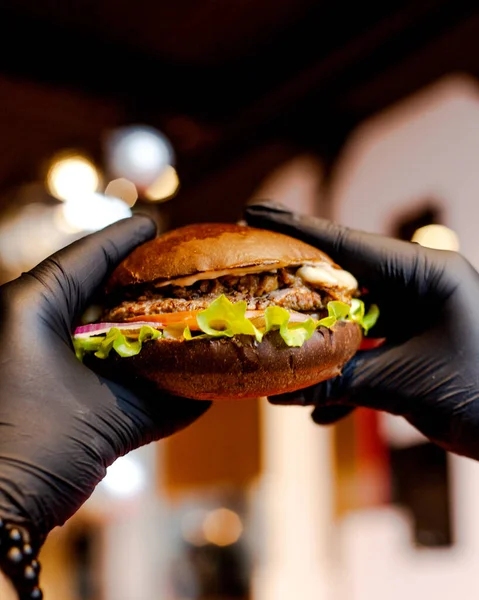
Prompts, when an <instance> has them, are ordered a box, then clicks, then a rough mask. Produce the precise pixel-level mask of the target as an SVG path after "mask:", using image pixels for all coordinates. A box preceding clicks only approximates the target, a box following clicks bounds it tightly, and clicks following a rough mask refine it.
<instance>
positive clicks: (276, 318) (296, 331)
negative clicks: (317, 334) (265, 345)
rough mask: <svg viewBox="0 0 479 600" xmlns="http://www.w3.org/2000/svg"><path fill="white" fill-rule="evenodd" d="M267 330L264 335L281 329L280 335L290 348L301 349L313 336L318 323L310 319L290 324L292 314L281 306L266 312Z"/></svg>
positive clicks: (273, 307)
mask: <svg viewBox="0 0 479 600" xmlns="http://www.w3.org/2000/svg"><path fill="white" fill-rule="evenodd" d="M264 318H265V323H266V328H265V331H264V333H268V331H272V330H274V329H279V334H280V336H281V337H282V338H283V340H284V342H285V343H286V345H288V346H296V347H300V346H302V345H303V344H304V342H305V341H306V340H309V338H310V337H311V336H312V335H313V333H314V330H315V329H316V323H315V322H314V320H313V319H308V320H307V321H303V322H301V323H291V324H289V319H290V314H289V312H288V311H287V310H286V309H285V308H281V307H280V306H268V308H267V309H266V310H265V312H264Z"/></svg>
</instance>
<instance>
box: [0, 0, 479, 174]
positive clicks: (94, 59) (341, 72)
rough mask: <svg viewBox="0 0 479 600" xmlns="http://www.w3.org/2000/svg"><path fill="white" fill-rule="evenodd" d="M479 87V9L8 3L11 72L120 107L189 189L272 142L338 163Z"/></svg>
mask: <svg viewBox="0 0 479 600" xmlns="http://www.w3.org/2000/svg"><path fill="white" fill-rule="evenodd" d="M458 71H459V72H468V73H471V74H472V75H477V76H479V6H477V4H476V6H474V3H472V2H470V1H469V2H463V1H461V0H455V1H446V0H444V1H435V2H432V1H422V2H417V0H416V1H414V0H402V1H398V0H390V1H389V2H383V3H374V5H373V3H362V2H354V3H353V2H351V3H344V2H343V3H339V2H328V3H326V2H320V1H314V0H223V1H221V0H175V1H172V0H169V1H168V2H162V1H156V2H153V1H151V0H135V2H133V3H132V2H125V1H120V0H82V1H78V0H77V1H73V0H70V1H68V2H65V1H61V0H43V1H42V2H38V1H36V0H2V1H1V2H0V72H3V73H4V74H7V75H9V76H10V77H15V78H22V79H26V80H29V81H38V82H42V83H47V84H51V85H52V86H56V87H61V88H62V89H63V90H65V89H71V90H74V91H77V92H82V93H86V94H88V95H90V96H96V97H100V98H102V101H110V100H111V101H115V102H119V103H121V105H122V106H123V107H124V118H125V119H126V120H129V121H132V120H133V121H135V120H137V121H143V122H145V121H148V122H150V123H152V124H156V125H157V126H159V127H161V128H162V129H163V131H164V132H165V133H166V134H167V135H169V137H170V138H171V139H172V141H173V144H174V145H175V148H176V149H177V151H178V154H179V164H180V166H181V168H182V171H183V177H184V178H185V180H186V181H188V180H190V181H195V180H197V179H199V178H200V177H201V176H202V175H203V174H204V173H205V172H209V171H211V169H213V168H218V167H219V166H220V165H223V166H224V165H225V164H228V163H230V162H231V161H233V160H236V159H237V158H238V157H239V156H241V154H244V153H245V152H249V151H251V149H253V148H256V147H258V145H259V144H262V143H265V142H267V141H268V140H271V139H278V138H280V139H281V138H283V139H288V141H290V142H293V143H297V144H299V145H301V146H306V147H310V148H312V149H314V150H316V151H317V152H319V153H321V154H323V156H324V157H325V158H326V159H328V158H331V159H332V158H334V156H335V154H336V152H337V151H338V149H339V147H340V146H341V144H342V142H343V141H344V137H345V136H346V135H347V134H348V132H349V131H350V130H351V128H352V127H354V126H355V125H356V124H357V123H358V122H360V121H361V120H363V119H364V118H366V117H368V116H370V115H371V114H374V113H376V112H377V111H379V110H381V109H383V108H385V107H387V106H388V105H390V104H391V103H393V102H395V101H397V100H399V99H400V98H402V97H404V96H407V95H408V94H410V93H412V92H414V91H416V90H417V89H419V88H421V87H423V86H424V85H426V84H428V83H430V82H432V81H434V80H436V79H437V78H439V77H441V76H442V75H445V74H449V73H451V72H458Z"/></svg>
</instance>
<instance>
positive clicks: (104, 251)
mask: <svg viewBox="0 0 479 600" xmlns="http://www.w3.org/2000/svg"><path fill="white" fill-rule="evenodd" d="M155 233H156V226H155V223H154V222H153V221H152V220H151V219H150V218H149V217H147V216H144V215H135V216H133V217H131V218H128V219H123V220H121V221H118V222H116V223H114V224H113V225H110V226H109V227H106V228H105V229H103V230H101V231H98V232H96V233H93V234H91V235H88V236H86V237H84V238H82V239H80V240H78V241H76V242H74V243H73V244H70V245H69V246H67V247H66V248H64V249H62V250H60V251H59V252H56V253H55V254H53V255H52V256H50V257H49V258H47V259H46V260H44V261H43V262H41V263H40V264H39V265H38V266H36V267H35V268H34V269H32V270H31V271H30V273H29V274H30V275H33V276H34V277H35V278H36V279H38V280H40V281H41V282H42V284H43V285H44V286H45V287H46V288H47V289H48V290H49V291H50V292H51V293H52V297H53V298H56V299H58V300H59V301H62V300H65V307H66V312H67V315H66V318H67V319H69V320H70V322H71V321H72V320H73V319H74V317H75V316H76V315H77V314H78V313H79V312H80V311H82V310H83V309H84V308H85V307H86V306H87V303H88V301H89V299H90V297H91V295H92V294H93V293H94V291H95V290H96V289H97V288H98V286H99V285H100V284H101V283H102V281H103V280H104V279H105V278H106V277H107V275H109V273H110V272H111V271H112V270H113V269H114V268H115V267H116V266H117V265H118V264H119V263H120V262H121V261H122V260H123V259H124V258H125V257H126V256H127V255H128V254H129V253H130V252H131V251H132V250H133V249H134V248H135V247H136V246H138V245H139V244H141V243H143V242H146V241H147V240H149V239H151V238H153V237H154V236H155Z"/></svg>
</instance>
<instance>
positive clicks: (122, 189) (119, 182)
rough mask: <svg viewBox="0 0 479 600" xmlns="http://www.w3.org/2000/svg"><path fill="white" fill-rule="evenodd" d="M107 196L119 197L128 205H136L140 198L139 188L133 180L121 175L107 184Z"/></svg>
mask: <svg viewBox="0 0 479 600" xmlns="http://www.w3.org/2000/svg"><path fill="white" fill-rule="evenodd" d="M105 196H112V197H113V198H119V199H120V200H123V202H125V203H126V204H128V206H134V204H135V202H136V201H137V200H138V190H137V189H136V185H135V184H134V183H133V182H132V181H129V180H128V179H125V178H124V177H120V178H119V179H114V180H113V181H110V183H109V184H108V185H107V186H106V188H105Z"/></svg>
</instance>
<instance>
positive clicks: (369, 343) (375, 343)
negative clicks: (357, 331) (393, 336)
mask: <svg viewBox="0 0 479 600" xmlns="http://www.w3.org/2000/svg"><path fill="white" fill-rule="evenodd" d="M385 341H386V338H367V337H363V339H362V341H361V345H360V346H359V349H360V350H374V348H379V347H380V346H382V345H383V344H384V342H385Z"/></svg>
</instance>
